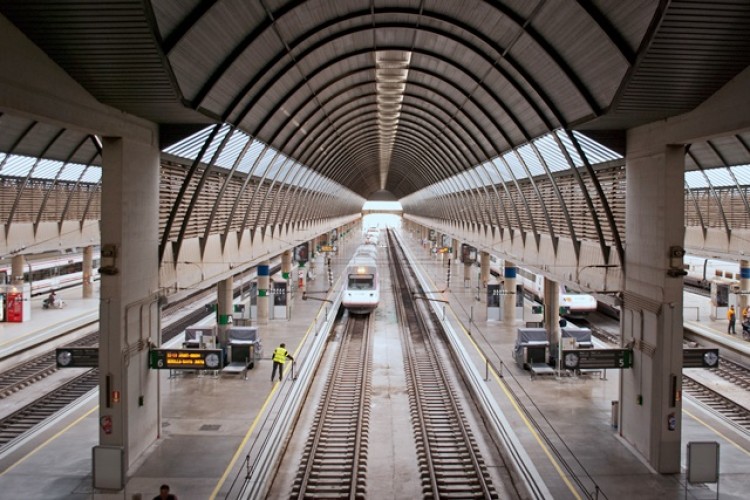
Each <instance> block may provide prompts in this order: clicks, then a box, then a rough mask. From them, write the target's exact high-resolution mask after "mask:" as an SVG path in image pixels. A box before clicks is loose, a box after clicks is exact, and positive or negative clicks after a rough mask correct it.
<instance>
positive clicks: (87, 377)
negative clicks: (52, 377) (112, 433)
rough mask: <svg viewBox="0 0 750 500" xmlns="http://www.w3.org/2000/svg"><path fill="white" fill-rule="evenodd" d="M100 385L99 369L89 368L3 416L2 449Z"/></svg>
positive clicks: (0, 437)
mask: <svg viewBox="0 0 750 500" xmlns="http://www.w3.org/2000/svg"><path fill="white" fill-rule="evenodd" d="M98 385H99V370H98V369H93V370H89V371H87V372H86V373H84V374H83V375H81V376H79V377H77V378H75V379H73V380H71V381H70V382H68V383H66V384H64V385H62V386H60V387H58V388H56V389H55V390H53V391H52V392H49V393H47V394H46V395H44V396H43V397H41V398H39V399H37V400H36V401H34V402H33V403H30V404H28V405H26V406H24V407H23V408H21V409H20V410H17V411H15V412H13V413H11V414H10V415H8V416H7V417H5V418H3V419H2V420H0V450H2V449H3V448H5V447H6V446H7V445H8V444H9V443H11V442H12V441H14V440H15V439H17V438H19V437H21V436H22V435H24V434H25V433H27V432H29V431H30V430H32V429H33V428H34V427H36V426H37V425H39V424H41V423H42V422H44V421H45V420H46V419H48V418H49V417H51V416H52V415H54V414H55V413H57V412H59V411H60V410H62V409H63V408H65V407H66V406H68V405H69V404H71V403H73V402H74V401H76V400H78V398H80V397H82V396H84V395H85V394H87V393H88V392H89V391H91V390H92V389H94V388H96V387H97V386H98Z"/></svg>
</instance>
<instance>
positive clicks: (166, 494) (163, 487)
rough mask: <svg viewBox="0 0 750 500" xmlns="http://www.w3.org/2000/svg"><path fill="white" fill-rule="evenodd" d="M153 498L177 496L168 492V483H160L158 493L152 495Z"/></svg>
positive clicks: (171, 499) (161, 499)
mask: <svg viewBox="0 0 750 500" xmlns="http://www.w3.org/2000/svg"><path fill="white" fill-rule="evenodd" d="M154 500H177V496H176V495H173V494H172V493H170V492H169V485H168V484H162V485H161V488H159V494H158V495H156V496H155V497H154Z"/></svg>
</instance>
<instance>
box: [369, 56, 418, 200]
mask: <svg viewBox="0 0 750 500" xmlns="http://www.w3.org/2000/svg"><path fill="white" fill-rule="evenodd" d="M410 62H411V52H406V51H402V50H383V51H378V52H376V53H375V88H376V89H377V97H376V102H377V104H378V134H379V136H380V148H379V150H380V158H379V165H380V185H381V189H385V183H386V179H387V178H388V170H389V169H390V164H391V154H392V153H393V144H394V142H395V137H396V130H397V129H398V122H399V119H400V117H401V102H402V101H403V100H404V92H405V91H406V81H407V79H408V76H409V63H410Z"/></svg>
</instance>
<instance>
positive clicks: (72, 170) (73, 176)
mask: <svg viewBox="0 0 750 500" xmlns="http://www.w3.org/2000/svg"><path fill="white" fill-rule="evenodd" d="M85 168H86V165H81V164H80V163H68V164H67V165H65V168H64V169H63V171H62V172H61V173H60V177H59V179H60V180H61V181H67V182H75V181H77V180H78V179H79V178H80V177H81V174H82V173H83V171H84V169H85Z"/></svg>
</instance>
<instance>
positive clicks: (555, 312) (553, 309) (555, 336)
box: [542, 277, 562, 368]
mask: <svg viewBox="0 0 750 500" xmlns="http://www.w3.org/2000/svg"><path fill="white" fill-rule="evenodd" d="M542 298H543V299H544V328H545V330H547V341H548V342H549V345H550V346H551V349H552V350H553V351H554V352H550V355H551V356H552V357H553V358H555V360H557V361H556V363H555V366H556V367H558V368H559V367H560V356H559V355H560V345H561V342H562V341H561V339H560V336H561V335H562V332H561V331H560V283H558V282H557V281H552V280H551V279H549V278H546V277H545V278H544V297H542Z"/></svg>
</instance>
